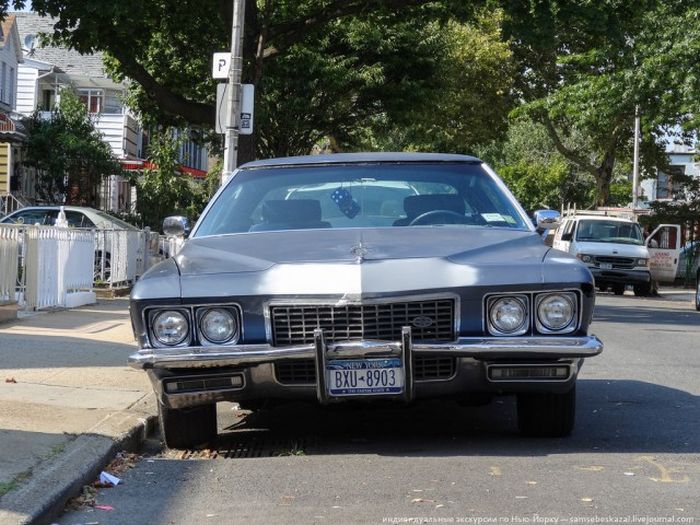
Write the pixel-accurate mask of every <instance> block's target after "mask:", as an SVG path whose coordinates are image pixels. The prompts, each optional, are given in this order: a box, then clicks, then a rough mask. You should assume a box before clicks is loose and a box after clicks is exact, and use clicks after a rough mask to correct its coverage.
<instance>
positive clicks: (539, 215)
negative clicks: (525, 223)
mask: <svg viewBox="0 0 700 525" xmlns="http://www.w3.org/2000/svg"><path fill="white" fill-rule="evenodd" d="M560 220H561V215H560V214H559V212H558V211H557V210H537V211H536V212H535V225H536V226H537V230H538V231H541V230H555V229H557V228H558V227H559V223H560Z"/></svg>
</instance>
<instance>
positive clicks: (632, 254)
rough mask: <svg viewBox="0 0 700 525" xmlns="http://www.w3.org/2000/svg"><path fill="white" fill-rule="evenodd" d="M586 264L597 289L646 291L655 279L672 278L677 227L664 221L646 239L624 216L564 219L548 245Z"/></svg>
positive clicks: (678, 232) (673, 274)
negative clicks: (630, 288)
mask: <svg viewBox="0 0 700 525" xmlns="http://www.w3.org/2000/svg"><path fill="white" fill-rule="evenodd" d="M552 246H553V248H555V249H557V250H561V251H564V252H568V253H570V254H572V255H574V256H576V257H577V258H578V259H580V260H581V262H583V263H585V264H586V265H587V266H588V269H589V270H590V271H591V273H592V274H593V277H594V278H595V283H596V286H597V287H598V289H599V290H601V291H605V290H607V289H608V288H612V291H613V293H615V294H616V295H622V294H623V293H624V291H625V287H626V286H627V285H631V286H632V287H633V289H634V293H635V295H642V296H644V295H649V293H650V292H651V288H652V280H654V281H669V280H670V281H673V279H674V278H675V273H672V272H675V269H676V266H677V264H678V249H679V247H680V227H679V226H678V225H672V224H664V225H661V226H659V227H658V228H656V229H655V230H654V232H652V234H651V235H650V236H649V237H648V238H646V239H645V238H644V235H643V233H642V229H641V227H640V226H639V224H638V223H637V222H635V221H634V220H632V219H629V218H625V217H613V216H609V215H594V214H576V215H570V216H566V217H564V219H563V221H562V224H561V226H560V227H559V228H558V229H557V231H556V234H555V235H554V241H553V243H552Z"/></svg>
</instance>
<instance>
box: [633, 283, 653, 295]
mask: <svg viewBox="0 0 700 525" xmlns="http://www.w3.org/2000/svg"><path fill="white" fill-rule="evenodd" d="M634 295H636V296H637V297H648V296H649V295H651V284H650V283H646V284H635V285H634Z"/></svg>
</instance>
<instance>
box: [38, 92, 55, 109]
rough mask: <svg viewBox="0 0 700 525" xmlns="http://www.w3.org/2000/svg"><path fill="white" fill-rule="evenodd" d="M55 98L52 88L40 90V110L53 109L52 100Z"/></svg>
mask: <svg viewBox="0 0 700 525" xmlns="http://www.w3.org/2000/svg"><path fill="white" fill-rule="evenodd" d="M55 99H56V93H55V92H54V90H53V89H44V90H43V91H42V92H41V110H42V111H53V106H54V101H55Z"/></svg>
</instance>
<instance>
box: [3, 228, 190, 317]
mask: <svg viewBox="0 0 700 525" xmlns="http://www.w3.org/2000/svg"><path fill="white" fill-rule="evenodd" d="M181 246H182V240H181V239H174V238H166V237H163V236H159V235H158V233H156V232H151V231H150V230H148V229H145V230H140V231H136V230H80V229H73V228H60V227H56V226H28V225H4V224H0V303H3V302H5V303H7V302H17V303H19V306H21V307H23V308H25V309H26V310H39V309H42V308H51V307H57V306H61V307H68V308H70V307H75V306H79V305H82V304H88V303H91V302H94V301H95V294H94V292H93V287H109V288H114V287H121V286H129V285H131V284H133V283H134V282H135V281H136V280H137V279H138V278H139V277H140V276H141V275H143V273H144V272H145V271H146V270H147V269H148V268H150V267H151V266H153V265H155V264H157V263H158V262H160V261H161V260H163V259H165V258H168V257H171V256H173V255H175V254H176V253H177V251H178V250H179V249H180V247H181Z"/></svg>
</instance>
